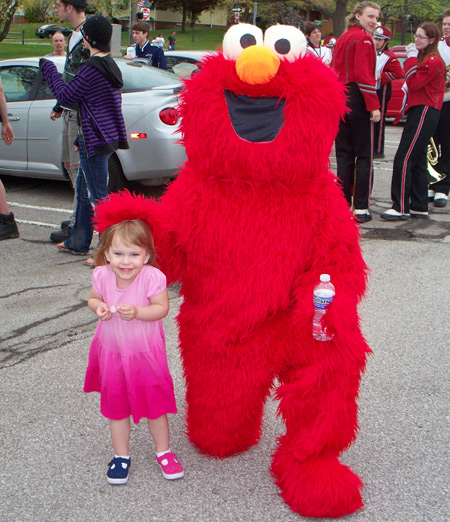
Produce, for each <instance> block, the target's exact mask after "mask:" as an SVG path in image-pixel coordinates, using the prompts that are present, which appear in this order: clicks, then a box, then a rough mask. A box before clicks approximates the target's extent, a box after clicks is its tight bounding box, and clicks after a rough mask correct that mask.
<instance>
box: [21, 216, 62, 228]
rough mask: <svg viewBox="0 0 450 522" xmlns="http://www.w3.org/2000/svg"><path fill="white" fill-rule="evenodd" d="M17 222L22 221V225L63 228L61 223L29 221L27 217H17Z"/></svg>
mask: <svg viewBox="0 0 450 522" xmlns="http://www.w3.org/2000/svg"><path fill="white" fill-rule="evenodd" d="M15 220H16V222H17V223H21V224H22V225H36V226H38V227H47V228H61V227H60V226H59V225H53V224H52V223H40V222H39V221H27V220H26V219H17V218H15Z"/></svg>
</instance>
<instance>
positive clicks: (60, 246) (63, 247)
mask: <svg viewBox="0 0 450 522" xmlns="http://www.w3.org/2000/svg"><path fill="white" fill-rule="evenodd" d="M56 248H57V249H58V250H59V251H60V252H66V253H67V254H70V250H69V249H68V248H67V247H66V245H65V244H64V241H63V242H61V243H58V244H57V245H56Z"/></svg>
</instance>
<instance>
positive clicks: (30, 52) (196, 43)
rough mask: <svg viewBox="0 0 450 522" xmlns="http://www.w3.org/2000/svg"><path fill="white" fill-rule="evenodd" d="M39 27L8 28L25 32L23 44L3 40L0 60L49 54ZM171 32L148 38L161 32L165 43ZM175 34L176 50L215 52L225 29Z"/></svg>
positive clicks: (124, 38) (125, 40)
mask: <svg viewBox="0 0 450 522" xmlns="http://www.w3.org/2000/svg"><path fill="white" fill-rule="evenodd" d="M41 25H43V24H41V23H34V24H14V25H12V26H11V27H10V33H11V32H12V33H19V32H20V33H21V32H22V30H24V31H25V44H24V45H22V44H21V43H20V42H21V36H20V37H19V36H15V38H19V40H11V39H6V40H3V41H2V42H0V60H6V59H8V58H23V57H26V56H44V55H45V54H48V53H51V52H52V51H53V48H52V46H51V44H50V40H49V39H45V38H38V37H37V36H36V35H35V31H36V29H37V28H38V27H40V26H41ZM68 27H69V26H68ZM171 31H172V29H165V30H164V29H163V30H162V31H152V32H151V33H150V38H153V37H154V36H156V34H159V33H160V32H161V33H162V34H163V35H164V38H165V40H166V42H167V37H168V36H169V34H170V33H171ZM176 32H177V35H176V39H177V49H197V50H216V49H217V46H218V45H220V44H221V42H222V39H223V35H224V34H225V28H223V29H216V28H211V27H196V28H195V29H194V34H192V29H191V28H190V27H187V28H186V32H185V33H184V34H183V33H182V32H181V28H177V29H176ZM192 40H193V41H192ZM128 42H129V33H128V31H122V39H121V44H122V46H123V47H126V46H127V45H128ZM124 52H125V51H124Z"/></svg>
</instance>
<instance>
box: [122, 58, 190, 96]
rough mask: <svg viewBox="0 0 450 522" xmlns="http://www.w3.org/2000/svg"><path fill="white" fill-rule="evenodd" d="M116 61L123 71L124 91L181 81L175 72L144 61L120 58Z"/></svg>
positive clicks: (141, 89) (136, 90)
mask: <svg viewBox="0 0 450 522" xmlns="http://www.w3.org/2000/svg"><path fill="white" fill-rule="evenodd" d="M116 63H117V65H118V66H119V68H120V70H121V72H122V78H123V89H122V92H138V91H146V90H148V89H152V88H153V87H160V86H163V85H174V84H177V83H180V80H179V78H178V77H177V76H175V75H174V74H172V73H170V72H167V71H164V70H163V69H158V68H157V67H152V66H151V65H147V64H145V63H143V62H142V61H125V60H123V61H122V60H118V61H117V62H116Z"/></svg>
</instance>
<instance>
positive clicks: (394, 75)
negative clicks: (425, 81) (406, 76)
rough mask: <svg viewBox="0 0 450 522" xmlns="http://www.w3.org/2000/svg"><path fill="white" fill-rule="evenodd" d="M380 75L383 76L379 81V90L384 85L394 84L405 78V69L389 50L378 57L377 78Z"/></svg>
mask: <svg viewBox="0 0 450 522" xmlns="http://www.w3.org/2000/svg"><path fill="white" fill-rule="evenodd" d="M378 74H381V78H380V79H378V80H377V89H379V88H380V87H381V86H382V85H386V84H387V83H392V82H393V81H394V80H399V79H400V78H403V68H402V66H401V64H400V62H399V61H398V58H397V57H396V56H395V54H394V53H393V52H392V51H390V50H389V49H386V50H385V51H383V52H382V53H381V54H379V55H378V56H377V67H376V77H377V78H378Z"/></svg>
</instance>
